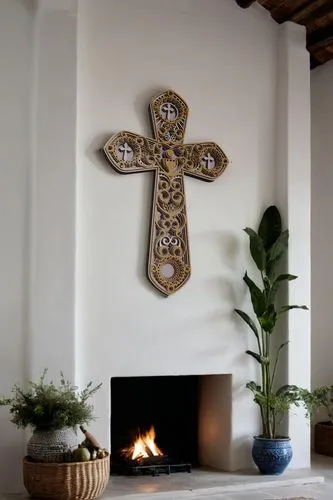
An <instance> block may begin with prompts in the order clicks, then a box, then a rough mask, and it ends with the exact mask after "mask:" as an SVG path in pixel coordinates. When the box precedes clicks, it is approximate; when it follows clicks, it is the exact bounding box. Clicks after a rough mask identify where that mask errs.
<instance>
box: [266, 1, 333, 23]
mask: <svg viewBox="0 0 333 500" xmlns="http://www.w3.org/2000/svg"><path fill="white" fill-rule="evenodd" d="M332 6H333V1H332V0H326V2H325V3H324V4H323V3H322V2H320V1H318V0H308V1H307V2H305V3H304V4H302V5H301V6H300V7H298V8H296V9H294V10H292V11H291V12H285V13H284V14H283V13H282V14H280V15H277V16H274V19H275V20H276V21H277V22H278V23H280V24H282V23H285V22H286V21H293V22H294V23H299V24H305V23H306V22H308V21H310V20H311V19H313V18H316V19H319V18H321V17H322V16H324V15H326V14H328V13H329V12H330V11H331V9H332Z"/></svg>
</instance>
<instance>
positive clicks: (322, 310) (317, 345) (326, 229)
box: [311, 62, 333, 387]
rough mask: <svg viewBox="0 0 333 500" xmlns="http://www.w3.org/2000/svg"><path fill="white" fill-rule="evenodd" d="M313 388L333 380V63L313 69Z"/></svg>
mask: <svg viewBox="0 0 333 500" xmlns="http://www.w3.org/2000/svg"><path fill="white" fill-rule="evenodd" d="M311 114H312V179H311V180H312V192H311V197H312V225H311V246H312V380H311V383H312V387H317V386H319V385H323V384H332V383H333V364H332V358H331V353H332V352H333V321H332V314H331V309H332V297H333V270H332V253H333V233H332V213H333V197H332V190H333V141H332V124H333V62H330V63H327V64H325V65H324V66H322V67H320V68H318V69H315V70H314V71H312V72H311Z"/></svg>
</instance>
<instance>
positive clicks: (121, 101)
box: [76, 0, 277, 468]
mask: <svg viewBox="0 0 333 500" xmlns="http://www.w3.org/2000/svg"><path fill="white" fill-rule="evenodd" d="M276 53H277V51H276V26H275V24H274V23H273V22H272V21H271V20H270V18H269V16H268V14H267V13H266V11H264V10H263V9H261V8H252V9H250V10H248V11H243V10H242V9H239V7H238V6H237V5H236V3H235V2H234V1H233V0H223V1H221V0H205V1H204V2H203V1H202V0H170V1H168V2H163V1H161V0H158V1H156V0H136V1H133V0H122V1H121V2H119V1H117V0H95V1H94V2H91V1H88V0H81V1H80V2H79V12H78V140H77V175H78V179H77V181H78V185H77V308H76V319H77V325H76V327H77V350H76V358H77V364H78V372H79V375H80V377H79V379H80V381H87V380H89V379H94V380H96V381H99V380H101V381H102V382H103V383H104V385H103V389H102V390H101V391H100V393H99V395H98V396H97V397H96V399H95V401H94V402H95V409H96V414H97V416H98V420H97V421H96V423H95V424H94V425H93V426H92V429H93V431H94V432H95V433H96V434H97V435H98V437H99V438H100V439H101V440H102V441H103V442H104V443H106V444H107V443H108V442H109V411H110V408H109V406H110V395H109V379H110V377H111V376H127V375H128V376H130V375H150V374H153V375H157V374H158V375H163V374H169V375H173V374H204V373H210V374H214V373H216V374H218V373H233V374H234V377H233V420H232V429H233V430H232V432H233V435H232V439H233V455H232V460H231V464H230V467H231V468H238V467H244V466H246V465H249V463H248V460H249V456H250V454H249V453H248V450H247V448H248V447H250V446H251V435H252V434H254V433H255V432H257V431H258V419H257V412H256V409H255V408H254V405H253V404H252V401H251V396H250V394H249V393H248V392H247V391H246V389H245V387H244V385H245V382H246V381H247V380H249V379H252V378H253V377H255V367H254V363H253V362H252V360H251V359H248V357H247V356H246V355H245V354H244V351H245V349H246V348H248V346H249V342H250V340H249V339H250V338H251V337H250V334H249V332H248V331H247V330H246V329H245V328H243V326H242V325H241V323H240V321H238V320H237V319H236V318H235V315H234V313H233V308H234V307H235V306H238V307H245V308H247V307H249V305H248V302H247V300H245V299H244V297H245V295H246V291H245V288H244V286H243V284H242V280H241V278H242V276H243V273H244V271H245V268H246V267H248V268H250V270H252V268H251V264H250V260H249V258H248V242H247V239H246V237H245V235H244V234H243V233H242V228H244V227H245V226H253V225H256V224H257V221H258V220H259V217H260V215H261V213H262V210H263V209H264V207H266V206H267V204H269V203H271V202H272V201H273V199H274V198H273V197H274V182H273V172H274V154H275V97H276ZM167 88H173V89H174V90H175V91H176V92H178V93H179V94H180V95H181V96H182V97H184V99H185V100H186V101H187V103H188V105H189V107H190V115H189V119H188V126H187V132H186V139H185V140H186V141H187V142H193V141H200V140H214V141H216V142H217V143H218V144H220V145H221V146H222V148H223V149H224V150H225V152H226V153H227V154H228V156H229V157H230V159H231V161H232V163H231V165H230V166H229V168H228V169H227V170H226V171H225V173H224V174H223V175H222V177H221V178H219V179H218V180H216V181H215V182H214V183H213V184H205V183H202V182H200V181H198V180H194V179H190V178H187V179H186V192H187V207H188V218H189V232H190V244H191V258H192V277H191V279H190V281H189V283H188V284H187V285H186V286H185V287H184V288H183V289H182V290H181V291H179V292H178V293H177V294H175V295H174V296H171V297H169V298H168V299H166V298H163V297H161V296H160V295H158V294H157V293H156V292H155V291H154V289H153V288H152V287H151V285H150V284H149V282H148V281H147V279H146V277H145V271H146V269H145V266H146V251H147V246H148V223H149V217H150V203H151V189H152V177H151V175H150V174H137V175H130V176H121V175H119V174H117V173H115V172H113V171H112V170H111V168H107V167H106V164H105V161H104V160H103V159H102V157H101V155H100V154H99V152H98V150H99V148H100V147H101V146H103V144H104V142H105V141H106V140H107V138H108V137H109V136H110V135H111V134H112V133H114V132H116V131H119V130H122V129H126V130H131V131H134V132H137V133H144V134H151V131H150V128H149V126H148V114H147V106H148V103H149V101H150V99H151V98H152V97H153V96H154V95H155V94H156V93H157V92H159V91H161V90H164V89H167ZM249 310H251V309H250V307H249ZM245 415H246V417H245Z"/></svg>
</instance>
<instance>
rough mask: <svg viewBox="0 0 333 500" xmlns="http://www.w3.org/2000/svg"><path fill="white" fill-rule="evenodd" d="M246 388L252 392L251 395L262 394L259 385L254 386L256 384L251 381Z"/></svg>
mask: <svg viewBox="0 0 333 500" xmlns="http://www.w3.org/2000/svg"><path fill="white" fill-rule="evenodd" d="M246 388H247V389H250V391H252V392H253V394H256V393H258V392H259V393H261V394H262V392H261V387H260V385H258V384H256V382H253V380H252V381H251V382H248V383H247V384H246Z"/></svg>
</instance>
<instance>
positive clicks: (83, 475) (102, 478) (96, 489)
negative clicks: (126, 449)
mask: <svg viewBox="0 0 333 500" xmlns="http://www.w3.org/2000/svg"><path fill="white" fill-rule="evenodd" d="M109 478H110V457H109V455H108V456H107V457H105V458H101V459H98V460H94V461H89V462H73V463H41V462H31V461H30V460H28V459H27V458H24V459H23V482H24V486H25V487H26V489H27V491H28V493H29V495H30V496H31V497H33V498H43V499H53V500H92V499H93V498H98V497H99V496H100V495H101V494H102V493H103V491H104V490H105V488H106V486H107V484H108V482H109Z"/></svg>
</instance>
